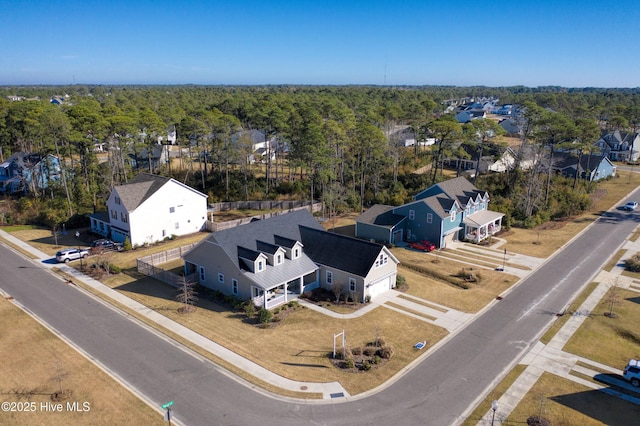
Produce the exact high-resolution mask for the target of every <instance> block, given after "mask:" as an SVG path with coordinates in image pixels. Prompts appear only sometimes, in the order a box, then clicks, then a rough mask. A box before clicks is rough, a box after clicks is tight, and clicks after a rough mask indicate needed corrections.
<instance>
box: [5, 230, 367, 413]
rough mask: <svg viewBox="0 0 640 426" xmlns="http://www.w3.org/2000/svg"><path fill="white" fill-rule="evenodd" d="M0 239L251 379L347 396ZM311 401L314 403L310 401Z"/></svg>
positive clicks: (12, 240) (20, 244) (14, 241)
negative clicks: (267, 364) (275, 368)
mask: <svg viewBox="0 0 640 426" xmlns="http://www.w3.org/2000/svg"><path fill="white" fill-rule="evenodd" d="M0 238H2V239H4V240H6V241H8V242H10V243H11V244H12V245H15V246H17V247H20V248H21V249H22V250H23V251H25V252H28V253H31V254H32V255H33V256H35V257H37V259H38V261H39V262H40V265H42V266H43V267H45V268H49V269H51V268H53V267H56V268H58V269H60V270H62V271H63V272H64V273H65V274H67V275H69V276H71V277H73V279H72V281H74V282H82V283H84V284H85V285H87V286H88V287H91V288H92V289H94V290H96V291H97V292H99V293H100V294H102V295H104V296H107V297H109V298H111V299H113V300H115V301H117V302H118V303H120V304H122V305H123V306H125V307H126V308H127V309H130V310H132V311H134V312H136V313H138V314H139V315H141V316H144V317H146V318H147V319H149V320H150V321H152V322H154V323H155V324H158V325H159V326H161V327H164V328H165V329H167V330H170V331H171V332H173V333H176V334H178V335H180V336H182V337H183V338H185V339H187V340H189V341H190V342H192V343H193V344H194V345H197V346H200V347H201V348H203V349H205V350H207V351H208V352H210V353H212V354H214V355H215V356H217V357H220V358H222V359H224V360H226V361H227V362H230V363H232V364H233V365H235V366H237V367H238V368H241V369H242V370H244V371H246V372H247V373H249V374H251V375H253V376H254V377H256V378H258V379H260V380H262V381H264V382H266V383H269V384H270V385H273V386H276V387H279V388H281V389H285V390H288V391H295V392H302V393H319V394H322V396H323V399H324V400H330V399H333V398H346V397H349V396H350V395H349V394H348V393H347V391H346V390H345V389H344V388H343V387H342V385H341V384H340V383H338V382H329V383H308V382H298V381H295V380H290V379H287V378H285V377H282V376H279V375H277V374H275V373H273V372H271V371H269V370H267V369H266V368H264V367H261V366H260V365H258V364H256V363H254V362H252V361H250V360H248V359H246V358H244V357H242V356H239V355H238V354H236V353H235V352H232V351H230V350H228V349H227V348H225V347H223V346H221V345H219V344H217V343H215V342H213V341H211V340H209V339H207V338H205V337H204V336H202V335H200V334H198V333H196V332H194V331H192V330H191V329H189V328H187V327H184V326H183V325H181V324H178V323H177V322H175V321H173V320H171V319H169V318H167V317H165V316H163V315H161V314H159V313H157V312H156V311H153V310H152V309H149V308H147V307H146V306H144V305H142V304H140V303H138V302H136V301H135V300H132V299H130V298H128V297H126V296H124V295H123V294H121V293H120V292H118V291H116V290H113V289H111V288H109V287H107V286H105V285H104V284H102V283H101V282H99V281H97V280H95V279H93V278H91V277H89V276H87V275H84V274H82V273H80V272H79V271H78V270H76V269H74V268H72V267H70V266H67V265H66V264H59V263H56V262H55V259H53V258H52V257H51V256H50V255H48V254H46V253H43V252H41V251H40V250H37V249H35V248H33V247H32V246H30V245H29V244H27V243H25V242H24V241H22V240H20V239H18V238H15V237H14V236H12V235H11V234H8V233H7V232H5V231H2V230H0ZM375 306H376V305H372V306H371V309H373V308H375ZM309 401H313V400H309Z"/></svg>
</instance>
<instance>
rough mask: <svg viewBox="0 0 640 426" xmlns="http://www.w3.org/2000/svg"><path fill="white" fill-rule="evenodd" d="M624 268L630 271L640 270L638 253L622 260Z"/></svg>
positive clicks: (639, 255)
mask: <svg viewBox="0 0 640 426" xmlns="http://www.w3.org/2000/svg"><path fill="white" fill-rule="evenodd" d="M624 269H625V270H627V271H630V272H640V254H634V255H633V256H632V257H631V258H629V259H627V260H625V261H624Z"/></svg>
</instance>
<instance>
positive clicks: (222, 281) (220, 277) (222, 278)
mask: <svg viewBox="0 0 640 426" xmlns="http://www.w3.org/2000/svg"><path fill="white" fill-rule="evenodd" d="M218 282H219V283H222V284H224V274H221V273H218Z"/></svg>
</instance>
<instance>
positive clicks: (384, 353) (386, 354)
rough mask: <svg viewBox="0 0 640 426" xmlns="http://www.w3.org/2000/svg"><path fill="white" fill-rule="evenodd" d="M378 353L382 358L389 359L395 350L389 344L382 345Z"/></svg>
mask: <svg viewBox="0 0 640 426" xmlns="http://www.w3.org/2000/svg"><path fill="white" fill-rule="evenodd" d="M378 353H379V354H380V356H381V357H382V358H384V359H391V358H393V356H394V355H395V353H396V351H395V349H393V346H391V345H386V346H383V347H382V348H381V349H380V350H379V351H378Z"/></svg>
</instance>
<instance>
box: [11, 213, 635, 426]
mask: <svg viewBox="0 0 640 426" xmlns="http://www.w3.org/2000/svg"><path fill="white" fill-rule="evenodd" d="M639 219H640V217H639V216H638V214H636V213H623V212H618V211H616V212H613V213H608V214H607V215H606V216H605V217H604V218H603V219H601V220H599V221H598V222H597V223H596V224H595V225H594V226H593V227H591V229H590V230H589V231H588V232H586V233H584V234H582V235H581V236H580V237H578V238H577V239H576V240H575V241H574V242H573V243H572V244H571V245H570V246H568V247H567V248H566V249H565V250H563V251H561V252H560V253H559V254H558V255H557V256H556V257H554V258H553V259H551V260H550V261H549V262H547V263H546V264H545V265H543V267H541V268H540V269H539V270H537V271H536V272H535V273H533V274H532V275H531V276H530V277H529V278H527V279H526V280H525V281H523V282H522V283H521V284H520V285H519V286H518V287H517V288H515V289H514V290H513V291H511V292H510V293H509V294H507V295H506V296H505V297H504V300H501V301H498V302H496V303H495V304H494V305H493V306H492V307H491V308H490V309H488V310H487V311H486V312H485V313H484V314H483V315H481V316H479V317H478V318H477V319H476V320H475V321H474V322H473V323H472V324H470V326H469V327H467V328H466V329H464V330H463V331H462V332H460V333H459V334H457V335H456V336H454V337H453V338H452V339H451V340H449V341H448V342H447V343H446V344H445V345H443V346H442V347H440V349H438V350H437V351H435V352H434V353H433V354H432V355H431V356H429V357H428V358H427V359H425V360H424V362H422V363H421V364H419V365H418V366H417V367H416V368H414V369H412V370H411V371H409V372H408V373H407V374H405V375H404V376H403V377H401V378H400V379H399V380H397V381H395V382H393V383H391V384H389V385H388V386H387V387H385V388H384V389H382V390H380V391H379V392H377V393H372V395H369V396H362V397H356V398H352V400H351V401H349V402H347V403H341V402H339V401H341V399H336V400H335V402H333V403H331V404H321V403H313V402H312V403H301V402H296V401H283V400H280V399H276V398H272V397H270V396H268V395H265V394H264V393H262V392H255V391H254V390H251V389H250V388H249V387H247V385H246V384H240V383H239V382H237V381H235V380H233V379H231V378H230V377H229V376H228V375H226V374H225V373H224V372H222V371H221V370H220V369H218V368H217V367H216V366H214V365H213V364H211V363H210V362H208V361H205V360H202V359H200V358H198V357H194V356H191V355H188V354H187V353H185V352H184V351H183V350H181V349H179V348H177V347H175V346H174V345H172V344H171V343H169V342H167V341H166V340H164V339H162V338H161V337H159V336H157V335H156V334H155V333H153V332H150V331H148V330H146V329H145V328H141V327H140V326H138V325H137V324H136V323H134V322H131V321H130V320H128V319H127V318H126V317H123V316H121V315H119V314H116V313H114V311H112V310H111V309H109V308H108V307H105V306H104V305H102V304H101V303H99V302H96V301H94V300H93V299H91V298H89V297H87V296H85V295H84V294H83V293H81V292H79V291H77V290H76V289H74V288H73V287H70V286H68V285H66V284H64V283H62V282H60V281H59V280H57V279H56V278H54V277H52V276H51V275H50V274H48V273H47V272H45V271H43V270H42V268H39V267H37V266H34V264H33V263H32V262H30V261H27V260H25V259H23V258H21V257H18V256H17V255H15V254H13V253H11V252H9V250H7V249H6V248H4V247H0V253H1V256H2V260H3V262H2V263H1V264H0V277H2V279H1V281H0V283H1V284H0V287H1V288H2V289H3V290H5V291H6V292H7V293H9V294H11V295H12V296H14V297H15V298H16V299H17V300H18V301H19V302H21V303H22V304H23V305H25V306H27V307H28V308H29V309H30V310H31V311H32V312H34V313H35V314H36V315H37V316H39V317H40V318H42V319H43V320H45V321H46V322H47V323H49V324H51V325H52V326H53V327H54V328H55V329H57V330H59V331H61V332H62V333H64V334H65V335H66V336H67V337H68V338H69V339H70V340H71V341H73V342H74V343H75V344H76V345H78V346H80V347H81V348H83V350H84V351H85V352H87V353H88V354H90V356H92V357H94V358H95V359H97V360H100V362H101V363H102V364H104V365H105V366H106V367H107V368H109V369H110V370H112V371H113V372H115V373H116V374H117V375H118V376H120V377H121V378H123V379H124V380H125V381H126V382H128V383H130V384H131V385H132V386H134V387H135V388H136V389H137V390H138V391H140V392H142V393H143V394H145V395H146V396H147V397H148V399H149V400H151V401H152V402H153V403H155V404H157V405H159V404H161V403H164V402H166V401H169V400H175V401H176V404H175V406H174V407H175V410H174V413H175V415H176V416H177V418H178V419H179V420H181V421H182V422H183V423H185V424H189V425H205V424H216V425H270V424H278V425H304V424H311V425H325V424H326V425H343V424H349V425H373V424H393V425H394V426H400V425H425V424H426V425H449V424H457V423H459V422H460V421H462V420H463V418H464V415H466V414H467V413H468V410H469V408H470V407H473V406H474V405H475V402H476V401H477V398H479V397H481V396H482V394H483V392H484V391H485V390H486V389H487V387H488V386H489V385H490V384H492V383H493V382H494V381H495V380H497V379H498V378H499V377H501V376H502V375H503V374H504V373H506V371H508V369H509V368H510V367H511V366H512V365H513V364H514V363H515V362H517V360H518V359H519V358H520V357H521V356H522V355H523V354H524V352H525V351H526V350H527V349H528V348H529V347H530V346H531V345H532V344H533V343H535V341H536V340H537V339H538V337H539V334H540V331H541V330H542V329H544V328H545V326H547V325H548V324H549V323H550V322H552V321H553V320H554V318H555V313H556V312H558V311H560V310H561V309H562V308H563V307H564V306H566V305H567V303H568V302H569V301H570V300H571V299H572V298H573V297H574V295H575V294H576V292H578V291H579V290H580V289H581V288H582V287H583V286H584V285H585V284H586V283H588V282H589V281H590V280H591V279H592V277H593V276H594V275H595V273H596V272H597V271H598V269H599V268H600V267H601V265H602V264H603V263H605V262H606V261H607V259H608V258H609V256H610V255H611V254H613V253H615V252H616V250H617V249H618V247H619V246H620V244H621V243H622V242H623V241H624V239H625V238H626V237H627V236H628V235H629V233H630V232H631V231H632V230H633V229H634V228H635V227H636V226H637V225H638V223H639ZM88 379H89V378H88Z"/></svg>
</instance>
